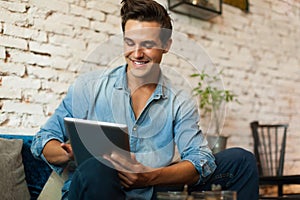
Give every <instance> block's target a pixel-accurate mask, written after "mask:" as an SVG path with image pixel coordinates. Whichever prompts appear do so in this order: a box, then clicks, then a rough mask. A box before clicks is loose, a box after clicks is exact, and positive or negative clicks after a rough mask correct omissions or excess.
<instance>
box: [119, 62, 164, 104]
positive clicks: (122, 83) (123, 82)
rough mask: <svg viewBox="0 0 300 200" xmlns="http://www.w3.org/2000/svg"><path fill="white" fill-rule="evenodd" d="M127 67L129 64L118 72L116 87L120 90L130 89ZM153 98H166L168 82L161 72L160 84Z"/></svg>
mask: <svg viewBox="0 0 300 200" xmlns="http://www.w3.org/2000/svg"><path fill="white" fill-rule="evenodd" d="M126 69H127V64H125V65H123V66H121V67H120V70H119V72H118V77H120V78H118V79H117V80H116V82H115V84H114V88H116V89H118V90H125V91H129V89H128V87H127V76H126ZM153 98H154V99H160V98H163V99H166V98H167V95H166V82H165V76H164V75H163V74H162V73H160V76H159V80H158V84H157V86H156V89H155V91H154V93H153Z"/></svg>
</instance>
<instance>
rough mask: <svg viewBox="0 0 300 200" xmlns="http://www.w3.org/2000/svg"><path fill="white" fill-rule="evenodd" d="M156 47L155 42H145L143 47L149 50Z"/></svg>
mask: <svg viewBox="0 0 300 200" xmlns="http://www.w3.org/2000/svg"><path fill="white" fill-rule="evenodd" d="M154 46H155V43H154V42H144V43H143V47H145V48H147V49H151V48H153V47H154Z"/></svg>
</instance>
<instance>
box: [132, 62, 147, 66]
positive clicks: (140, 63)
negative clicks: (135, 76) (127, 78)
mask: <svg viewBox="0 0 300 200" xmlns="http://www.w3.org/2000/svg"><path fill="white" fill-rule="evenodd" d="M146 63H147V62H146V61H134V64H136V65H144V64H146Z"/></svg>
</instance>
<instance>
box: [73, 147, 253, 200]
mask: <svg viewBox="0 0 300 200" xmlns="http://www.w3.org/2000/svg"><path fill="white" fill-rule="evenodd" d="M215 157H216V164H217V166H218V167H217V169H216V170H215V172H214V173H213V174H212V175H211V176H210V177H209V178H207V179H206V180H205V182H203V181H201V182H200V183H199V184H197V185H196V186H189V192H192V191H203V190H210V189H211V185H212V184H220V185H221V186H222V190H233V191H237V194H238V200H257V199H258V171H257V167H256V160H255V157H254V155H253V154H252V153H250V152H248V151H246V150H243V149H241V148H230V149H226V150H224V151H221V152H219V153H217V154H216V155H215ZM108 166H110V163H108V162H106V163H105V164H103V163H102V162H99V161H98V160H96V159H90V160H88V161H86V162H85V163H83V164H82V165H80V166H79V167H78V168H77V170H76V172H75V173H74V175H73V179H72V183H71V186H70V191H69V195H68V198H69V200H75V199H80V200H84V199H88V200H92V199H104V200H106V199H114V200H118V199H122V200H124V199H126V196H125V193H124V191H123V190H122V187H121V185H120V181H119V177H118V174H117V172H116V171H115V170H114V169H113V168H112V167H108ZM179 189H180V190H181V189H182V188H179V187H160V186H158V187H155V188H154V191H155V192H157V191H166V190H179ZM152 199H156V197H155V193H154V195H153V198H152Z"/></svg>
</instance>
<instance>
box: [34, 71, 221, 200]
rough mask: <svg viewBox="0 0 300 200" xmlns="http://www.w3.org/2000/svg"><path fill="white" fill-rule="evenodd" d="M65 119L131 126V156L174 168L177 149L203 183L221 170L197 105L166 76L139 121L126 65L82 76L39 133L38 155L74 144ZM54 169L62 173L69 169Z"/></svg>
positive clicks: (145, 192) (146, 192) (146, 193)
mask: <svg viewBox="0 0 300 200" xmlns="http://www.w3.org/2000/svg"><path fill="white" fill-rule="evenodd" d="M64 117H74V118H82V119H89V120H99V121H106V122H115V123H122V124H127V126H128V132H129V135H130V149H131V152H134V153H135V155H136V158H137V160H138V161H139V162H141V163H142V164H144V165H145V166H150V167H162V166H167V165H169V164H171V162H172V159H173V157H174V154H175V148H176V147H177V149H178V151H179V153H180V158H181V160H188V161H190V162H191V163H192V164H193V165H194V166H195V168H196V169H197V171H198V172H199V174H200V179H199V180H202V179H204V178H205V177H207V176H209V175H210V174H211V173H212V172H213V171H214V170H215V168H216V165H215V162H214V156H213V155H212V153H211V150H210V149H209V148H208V147H207V141H206V140H205V139H204V137H203V135H202V132H201V130H199V127H198V121H199V114H198V111H197V106H196V103H195V101H194V100H192V98H191V96H190V94H188V93H186V92H185V91H183V90H179V89H176V88H173V86H172V84H171V83H170V81H169V80H168V79H167V78H166V77H165V76H163V75H161V76H160V79H159V83H158V85H157V87H156V89H155V91H154V93H153V94H152V96H151V97H150V98H149V100H148V102H147V104H146V106H145V108H144V109H143V111H142V113H141V114H140V116H139V117H138V118H135V115H134V112H133V110H132V106H131V96H130V91H129V89H128V87H127V77H126V65H124V66H120V67H117V68H115V69H112V70H103V71H93V72H90V73H87V74H84V75H82V76H80V77H79V78H78V79H77V80H76V81H75V82H74V84H72V85H71V87H70V88H69V90H68V93H67V95H66V97H65V98H64V99H63V101H62V103H61V104H60V105H59V107H58V108H57V109H56V110H55V113H54V114H53V115H52V116H51V118H50V119H49V120H48V121H47V122H46V124H45V125H44V126H42V127H41V129H40V131H39V132H38V133H37V134H36V136H35V138H34V140H33V143H32V147H31V150H32V153H33V154H34V156H36V157H39V158H41V159H43V160H45V161H46V162H47V160H46V159H45V158H44V156H43V154H42V150H43V148H44V146H45V144H46V143H47V142H48V141H50V140H52V139H56V140H59V141H61V142H66V141H67V140H68V136H67V134H66V131H65V128H64V122H63V118H64ZM49 165H50V166H51V167H52V169H53V170H55V171H56V172H57V173H58V174H61V173H62V171H63V169H64V167H65V166H55V165H52V164H50V163H49ZM70 177H71V176H70ZM69 184H70V180H68V181H67V182H66V184H65V187H64V190H65V191H68V187H69ZM126 192H127V195H128V196H129V197H138V196H140V197H142V198H145V199H151V196H152V192H153V189H152V187H147V188H143V189H133V190H131V191H126Z"/></svg>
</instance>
